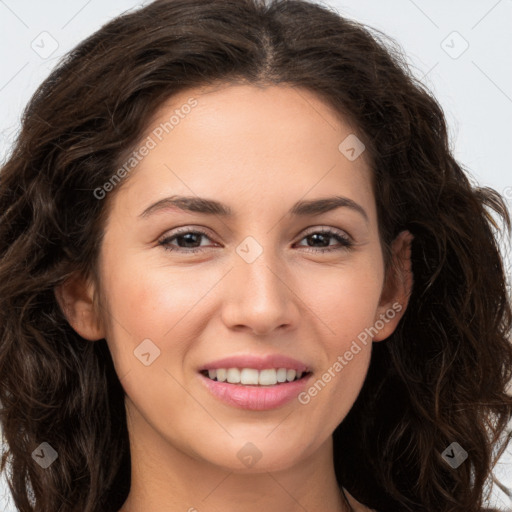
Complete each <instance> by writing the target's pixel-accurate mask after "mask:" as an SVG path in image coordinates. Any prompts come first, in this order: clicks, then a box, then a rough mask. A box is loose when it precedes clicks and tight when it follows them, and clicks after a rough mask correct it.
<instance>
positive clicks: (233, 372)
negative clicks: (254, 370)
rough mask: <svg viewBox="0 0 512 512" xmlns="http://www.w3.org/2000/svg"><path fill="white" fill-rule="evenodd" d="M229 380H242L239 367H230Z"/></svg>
mask: <svg viewBox="0 0 512 512" xmlns="http://www.w3.org/2000/svg"><path fill="white" fill-rule="evenodd" d="M227 381H228V382H229V383H230V384H238V383H239V382H240V370H239V369H238V368H229V369H228V378H227Z"/></svg>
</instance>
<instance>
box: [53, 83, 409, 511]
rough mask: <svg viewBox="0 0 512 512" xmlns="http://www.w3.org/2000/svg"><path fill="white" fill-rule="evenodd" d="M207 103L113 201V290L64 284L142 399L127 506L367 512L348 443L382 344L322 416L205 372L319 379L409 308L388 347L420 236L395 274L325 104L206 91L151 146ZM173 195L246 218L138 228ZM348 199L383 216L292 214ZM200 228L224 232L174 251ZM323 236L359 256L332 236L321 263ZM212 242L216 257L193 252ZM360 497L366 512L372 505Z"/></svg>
mask: <svg viewBox="0 0 512 512" xmlns="http://www.w3.org/2000/svg"><path fill="white" fill-rule="evenodd" d="M190 97H194V98H196V99H197V101H198V105H197V106H196V107H195V108H193V109H192V110H191V112H190V113H189V114H188V115H187V116H185V117H184V119H181V120H180V122H179V124H178V125H176V126H175V127H174V129H173V130H172V131H170V132H169V133H168V134H166V135H165V137H164V138H163V140H162V141H160V142H159V143H158V145H157V146H156V147H155V148H154V149H152V150H151V151H150V152H149V154H148V155H147V156H146V157H145V158H144V159H143V160H142V161H141V162H140V163H139V165H138V166H137V167H136V170H134V171H133V172H132V174H131V175H130V177H129V179H127V180H125V182H124V183H123V184H122V186H120V189H119V190H116V193H115V194H114V195H113V197H112V204H111V210H110V214H109V217H108V220H107V224H106V227H105V237H104V240H103V244H102V247H101V253H100V258H99V275H100V283H99V285H98V284H97V283H94V282H92V281H90V280H86V279H83V278H81V277H79V276H77V277H76V278H74V279H70V280H69V281H68V282H67V283H65V284H64V285H63V286H61V287H60V288H59V289H58V290H57V298H58V300H59V302H60V303H61V305H62V307H63V309H64V310H65V312H66V315H67V317H68V319H69V322H70V324H71V325H72V326H73V328H74V329H75V330H76V331H77V332H78V333H79V334H80V335H81V336H83V337H84V338H85V339H88V340H91V341H95V340H98V339H101V338H106V340H107V342H108V346H109V348H110V350H111V353H112V356H113V360H114V364H115V367H116V371H117V373H118V375H119V378H120V379H121V383H122V385H123V387H124V389H125V391H126V402H125V403H126V411H127V418H128V430H129V436H130V447H131V457H132V486H131V490H130V494H129V496H128V499H127V501H126V502H125V504H124V506H123V508H122V509H121V510H122V512H142V511H146V510H151V511H153V512H164V511H165V512H174V511H183V512H184V511H189V512H193V511H194V510H197V511H201V512H202V511H218V510H223V511H226V512H229V511H233V512H234V511H238V510H240V507H241V505H242V504H243V507H242V508H243V510H244V511H247V512H253V511H261V510H266V511H268V512H274V511H275V512H278V511H279V512H282V511H289V512H295V511H304V510H309V511H313V510H320V509H322V510H330V511H345V510H350V508H349V506H348V505H347V503H346V502H345V501H344V499H343V498H342V497H341V496H340V492H339V489H338V485H337V483H336V479H335V475H334V468H333V465H332V433H333V431H334V429H335V428H336V426H337V425H338V424H339V423H340V422H341V421H342V420H343V418H344V417H345V416H346V415H347V413H348V412H349V410H350V408H351V407H352V405H353V403H354V401H355V400H356V398H357V395H358V393H359V391H360V389H361V387H362V385H363V382H364V379H365V376H366V372H367V369H368V365H369V361H370V355H371V347H372V343H371V342H369V343H368V344H367V345H363V344H361V343H360V344H359V345H360V346H361V351H360V352H359V353H357V355H355V356H354V358H353V359H352V360H351V361H350V362H349V363H348V364H347V365H346V366H345V367H344V368H343V370H342V371H341V372H339V373H337V374H336V377H335V378H333V379H332V380H331V381H330V382H329V383H328V384H327V385H326V386H325V387H324V388H323V389H322V391H321V392H319V393H318V394H317V395H316V396H315V397H314V398H312V399H311V401H310V402H309V403H308V404H306V405H303V404H301V403H299V402H298V401H297V400H293V401H292V402H290V403H288V404H286V405H284V406H282V407H279V408H277V409H274V410H268V411H246V410H242V409H238V408H234V407H231V406H229V405H226V404H225V403H223V402H221V401H219V400H218V399H217V398H215V397H214V396H212V395H211V394H210V393H209V392H208V391H207V390H206V389H205V388H204V386H203V385H202V383H201V382H200V379H199V377H198V374H197V369H198V367H200V366H201V365H203V364H205V363H207V362H210V361H213V360H215V359H218V358H221V357H226V356H230V355H236V354H242V353H250V354H256V355H266V354H268V353H280V354H285V355H289V356H291V357H294V358H296V359H299V360H301V361H303V362H305V363H307V364H308V365H310V366H311V367H312V368H313V376H314V379H313V381H315V380H316V379H317V378H319V377H320V376H321V375H322V374H323V373H324V372H325V371H326V370H327V369H328V368H329V367H332V365H333V363H334V362H335V361H336V360H337V357H338V356H339V355H343V354H344V353H345V352H346V351H347V350H349V348H350V346H351V343H352V342H353V341H354V340H356V339H357V336H358V334H360V333H361V332H363V331H364V329H365V328H368V327H370V326H373V325H374V324H375V323H376V321H377V320H379V318H382V317H381V315H382V314H386V312H387V311H389V310H390V309H392V304H393V303H396V302H398V303H399V304H401V305H402V310H401V312H399V313H397V314H396V315H395V316H394V318H393V319H391V320H389V321H388V322H387V323H385V325H384V327H383V328H382V329H381V330H380V331H379V332H378V334H376V335H375V336H374V337H373V342H378V341H381V340H383V339H386V338H387V337H388V336H389V335H390V334H391V333H392V332H393V331H394V330H395V328H396V326H397V324H398V322H399V320H400V318H401V316H402V315H403V313H404V311H405V309H406V306H407V299H408V296H409V294H410V289H411V285H412V277H411V273H410V247H409V244H410V240H411V235H410V234H409V233H408V232H403V233H402V234H401V235H400V236H399V237H397V239H396V240H395V242H394V245H393V255H394V258H395V260H396V262H397V264H398V267H399V269H401V272H400V275H393V276H391V277H390V276H389V275H388V276H387V278H386V275H385V271H384V261H383V254H382V247H381V242H380V239H379V233H378V229H377V227H378V226H377V212H376V203H375V197H374V194H373V191H372V186H371V171H370V167H369V164H368V162H367V160H366V154H365V153H363V154H362V155H361V156H360V157H359V158H357V159H356V160H354V161H350V160H348V159H347V158H346V157H345V156H344V155H343V154H342V153H341V152H340V151H339V150H338V145H339V144H340V142H342V141H343V140H344V139H345V137H347V135H349V134H351V133H356V130H355V129H354V128H353V127H351V126H350V125H348V124H347V123H346V122H344V121H342V120H341V119H340V118H339V117H338V116H337V115H336V114H335V112H333V111H332V109H330V107H329V106H328V105H326V104H325V103H323V102H322V101H321V100H320V99H319V98H318V97H316V96H315V95H314V94H312V93H311V92H309V91H306V90H303V89H298V88H291V87H289V86H281V85H280V86H268V87H265V88H262V87H256V86H252V85H251V86H249V85H240V84H237V85H226V84H224V85H221V86H216V87H211V86H210V87H209V88H197V89H191V90H188V91H186V92H182V93H180V94H179V95H176V96H174V97H173V98H172V99H171V100H169V101H167V102H166V104H164V105H162V107H161V108H160V110H159V112H158V114H157V115H156V116H155V117H154V119H153V121H152V124H151V127H150V129H149V130H148V132H147V134H146V135H145V137H144V138H143V139H145V138H146V137H147V136H148V135H150V134H151V132H152V130H153V129H154V128H155V127H157V126H158V125H159V124H160V123H161V122H163V121H165V120H168V119H169V117H170V116H171V115H172V114H173V112H174V110H175V109H176V108H179V107H180V106H181V105H183V104H185V103H186V101H187V99H188V98H190ZM173 194H179V195H191V196H200V197H206V198H209V199H216V200H218V201H221V202H223V203H225V204H226V205H228V206H230V207H231V208H232V210H233V211H234V212H235V213H236V216H235V217H234V218H232V219H230V218H223V217H221V216H219V215H206V214H202V213H190V212H184V211H180V210H179V209H176V208H174V209H171V208H169V209H166V210H161V211H158V212H156V213H153V214H152V215H150V216H148V217H147V218H140V217H139V215H140V213H141V212H142V211H143V210H145V209H146V208H147V207H148V206H150V205H151V204H153V203H155V202H156V201H158V200H160V199H162V198H164V197H167V196H171V195H173ZM333 195H340V196H345V197H348V198H350V199H352V200H353V201H355V202H356V203H358V204H359V205H360V206H361V207H362V208H364V210H365V211H366V213H367V216H368V220H367V221H366V220H365V219H364V217H363V216H362V215H361V214H360V213H358V212H357V211H354V210H352V209H350V208H347V207H341V208H337V209H335V210H332V211H330V212H327V213H322V214H320V215H308V216H305V217H292V216H291V215H289V214H288V213H287V212H288V210H289V209H290V208H291V207H292V205H293V204H294V203H295V202H296V201H298V200H300V199H318V198H324V197H330V196H333ZM107 199H108V198H107ZM185 226H186V227H190V229H194V228H200V229H202V230H204V231H206V232H207V233H208V234H207V236H206V237H204V236H203V237H201V236H198V237H196V238H192V242H193V243H192V244H191V243H190V242H189V245H188V246H187V244H186V242H184V241H183V239H181V240H180V239H176V238H175V239H174V240H173V241H172V242H170V245H172V246H173V247H174V248H177V249H180V248H181V250H182V251H183V252H178V251H166V250H165V248H164V247H163V246H161V245H159V244H158V241H159V240H161V239H162V238H163V237H164V236H171V235H172V234H175V231H176V228H177V227H185ZM322 227H326V228H330V229H333V230H334V231H335V232H341V233H342V234H345V235H348V236H349V237H350V238H351V239H352V240H353V242H354V246H353V247H352V248H349V249H347V248H344V247H343V246H340V245H339V243H338V241H337V240H336V239H335V238H334V237H332V236H331V237H329V236H328V237H327V238H326V240H327V244H329V246H330V247H331V248H335V249H337V250H333V251H331V252H325V253H322V252H320V251H318V248H321V247H323V244H322V243H321V242H318V240H316V241H315V240H314V239H313V240H311V237H309V235H311V233H314V232H317V231H318V229H320V228H322ZM189 236H190V235H189ZM247 236H251V237H253V238H254V239H255V240H256V241H257V243H258V244H259V246H260V247H261V248H262V251H263V252H262V253H261V255H260V256H259V257H258V258H257V259H256V260H255V261H253V262H251V263H248V262H247V261H245V260H244V259H242V258H241V257H240V256H239V254H238V253H237V252H236V248H237V247H238V246H239V245H240V243H241V242H242V241H243V240H244V239H245V238H246V237H247ZM308 237H309V238H308ZM194 241H195V242H194ZM199 246H200V247H201V248H203V249H204V252H201V253H196V254H193V253H190V252H188V253H187V252H186V251H187V250H189V251H190V249H187V247H199ZM251 250H253V249H251ZM315 251H316V252H315ZM99 286H101V288H99ZM95 294H97V295H98V296H99V297H101V307H99V308H98V307H95V302H94V297H95ZM147 338H149V339H151V340H152V342H153V343H154V344H155V345H156V346H157V347H158V349H159V350H160V356H159V357H158V358H156V359H155V360H154V361H153V362H152V363H151V364H150V365H149V366H145V365H144V364H142V363H141V362H140V361H139V359H137V358H136V357H135V356H134V350H135V349H136V347H137V346H138V345H139V344H140V343H141V342H142V340H144V339H147ZM248 442H251V443H252V444H253V445H255V446H256V447H257V450H258V451H259V453H260V454H261V459H260V460H259V461H258V462H257V463H256V464H254V465H253V466H252V467H246V466H245V465H244V464H243V463H242V462H241V460H240V459H239V458H238V457H237V453H238V452H239V450H240V449H241V448H242V447H244V445H246V443H248ZM349 499H350V503H351V506H352V507H353V510H368V509H366V508H364V507H362V506H361V505H360V504H358V503H357V502H356V501H355V500H353V499H352V498H349Z"/></svg>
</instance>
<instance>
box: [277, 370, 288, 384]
mask: <svg viewBox="0 0 512 512" xmlns="http://www.w3.org/2000/svg"><path fill="white" fill-rule="evenodd" d="M276 375H277V382H286V368H279V370H277V372H276Z"/></svg>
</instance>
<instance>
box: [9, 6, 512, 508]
mask: <svg viewBox="0 0 512 512" xmlns="http://www.w3.org/2000/svg"><path fill="white" fill-rule="evenodd" d="M213 83H220V84H222V83H226V84H228V83H246V84H256V85H262V86H268V85H274V84H287V85H291V86H293V87H298V88H305V89H307V90H309V91H312V92H313V93H315V94H317V95H318V96H319V97H321V98H323V99H324V100H325V101H326V102H328V104H329V105H330V106H331V107H332V108H333V109H334V110H335V111H336V112H338V113H339V114H340V115H341V116H343V118H344V119H348V120H350V121H351V122H353V123H354V125H355V126H357V128H358V130H359V133H360V134H361V138H362V140H363V142H364V144H365V145H366V148H367V152H368V153H367V154H368V155H369V156H370V162H371V167H372V170H373V178H374V191H375V196H376V201H377V208H378V219H379V230H380V236H381V242H382V247H383V249H384V254H385V255H386V257H385V261H386V269H387V271H388V272H389V271H390V269H389V254H390V252H389V249H390V244H391V242H392V240H393V239H394V238H395V236H396V235H397V234H398V233H399V232H400V231H402V230H404V229H408V230H409V231H410V232H411V233H412V234H413V235H414V240H413V243H412V256H411V258H412V270H413V274H414V288H413V291H412V295H411V297H410V301H409V306H408V309H407V311H406V313H405V316H404V317H403V318H402V320H401V321H400V323H399V325H398V327H397V329H396V331H395V332H394V333H393V335H391V336H390V337H389V338H388V339H387V340H386V341H384V342H381V343H377V344H375V345H374V348H373V353H372V359H371V363H370V368H369V371H368V375H367V378H366V381H365V383H364V386H363V389H362V390H361V393H360V395H359V397H358V399H357V401H356V403H355V404H354V406H353V408H352V409H351V411H350V413H349V414H348V416H347V417H346V418H345V420H344V421H343V422H342V423H341V424H340V425H339V426H338V427H337V429H336V430H335V432H334V450H335V451H334V459H335V470H336V477H337V479H338V483H339V485H340V488H341V486H343V487H345V488H346V489H347V490H348V491H349V492H350V493H351V494H352V495H353V496H354V497H355V498H356V499H357V500H359V501H360V502H362V503H364V504H365V505H367V506H370V507H373V508H377V509H378V510H380V511H382V512H400V511H414V512H427V511H428V512H433V511H436V512H462V511H464V512H473V511H478V510H481V508H482V506H483V504H484V500H485V494H486V492H485V489H486V487H487V484H486V482H488V481H489V479H490V477H491V471H492V468H493V465H494V463H495V461H496V459H497V456H498V455H499V454H501V453H502V450H503V449H504V448H505V446H506V443H507V442H508V438H506V439H505V437H506V436H505V434H506V429H505V427H506V425H507V424H508V422H509V420H510V419H511V415H512V397H511V396H509V395H508V394H507V392H506V391H507V384H508V382H510V380H511V377H512V345H511V343H510V333H511V324H512V311H511V303H510V297H509V295H508V293H507V287H506V276H505V273H504V265H503V257H502V255H501V253H500V236H501V235H503V234H504V233H506V234H507V235H510V230H511V222H510V216H509V213H508V212H507V208H506V206H505V202H504V201H503V198H502V196H501V195H500V194H499V193H498V192H496V191H495V190H493V189H490V188H480V187H477V186H476V185H475V184H472V183H470V180H469V179H468V177H467V175H466V173H465V171H464V170H463V169H462V168H461V165H460V164H459V163H457V162H456V161H455V159H454V157H453V155H452V153H451V150H450V147H449V142H448V138H447V128H446V122H445V118H444V115H443V112H442V109H441V108H440V106H439V104H438V103H437V102H436V100H435V99H434V98H433V97H432V95H431V94H430V93H429V91H428V90H427V89H426V88H425V87H424V86H423V85H422V84H421V83H419V82H418V81H417V80H416V79H415V78H414V77H413V75H412V73H411V71H410V70H409V68H408V66H407V64H406V60H405V58H404V57H403V54H402V52H401V50H400V49H399V48H398V47H397V45H396V44H395V43H393V41H391V40H389V39H388V38H386V37H385V36H384V35H383V34H381V33H380V32H378V31H376V30H372V29H368V28H366V27H363V26H362V25H360V24H358V23H355V22H354V21H350V20H348V19H345V18H343V17H341V16H340V15H339V14H338V13H337V12H335V11H334V10H331V9H330V8H328V7H325V6H321V5H317V4H314V3H310V2H306V1H302V0H290V1H286V0H284V1H283V0H274V1H272V0H268V1H265V0H158V1H155V2H153V3H151V4H149V5H147V6H146V7H144V8H142V9H140V10H137V11H134V12H129V13H126V14H124V15H122V16H120V17H118V18H116V19H114V20H113V21H111V22H109V23H107V24H106V25H104V26H103V27H102V28H101V29H100V30H98V31H97V32H96V33H94V34H93V35H92V36H90V37H89V38H87V39H86V40H85V41H83V42H82V43H81V44H79V45H78V46H77V47H76V48H74V49H73V50H72V51H71V52H70V53H69V54H68V55H67V56H66V57H65V58H64V59H63V60H62V61H61V62H60V63H59V65H58V66H57V67H56V68H55V70H54V71H53V72H52V73H51V75H50V76H49V78H47V79H46V80H45V81H44V82H43V83H42V85H41V86H40V87H39V89H38V90H37V91H36V93H35V94H34V96H33V98H32V99H31V101H30V102H29V104H28V105H27V107H26V109H25V111H24V114H23V118H22V127H21V130H20V132H19V135H18V137H17V140H16V142H15V144H14V146H13V148H12V150H11V152H10V154H9V156H8V158H7V159H6V161H5V162H4V163H3V165H2V167H1V171H0V401H1V404H2V409H1V412H0V418H1V423H2V426H3V432H4V438H5V441H6V442H7V450H6V451H5V452H4V454H3V457H2V465H1V468H2V470H3V471H6V469H7V468H8V467H9V468H10V474H9V475H8V477H9V478H8V483H9V487H10V490H11V492H12V495H13V498H14V503H15V504H16V506H17V508H18V509H19V510H20V511H22V512H29V511H31V512H32V511H38V512H55V511H59V512H67V511H80V512H100V511H102V512H103V511H106V510H108V511H115V510H118V509H119V508H120V507H121V505H122V504H123V502H124V500H125V499H126V497H127V495H128V492H129V488H130V452H129V443H128V432H127V426H126V415H125V409H124V396H125V394H124V390H123V388H122V386H121V384H120V382H119V379H118V377H117V375H116V372H115V369H114V366H113V363H112V359H111V356H110V353H109V351H108V348H107V345H106V342H105V340H100V341H98V342H95V343H92V342H89V341H86V340H84V339H83V338H81V337H80V336H79V335H78V334H77V333H76V332H75V331H74V330H73V329H72V328H71V327H70V325H69V324H68V322H67V321H66V318H65V316H64V314H63V313H62V311H61V309H60V308H59V306H58V303H57V301H56V298H55V294H54V290H55V288H56V287H57V286H59V285H60V284H62V283H63V282H64V281H65V280H66V279H68V278H69V277H71V276H73V275H76V274H78V273H79V274H81V275H83V276H87V277H89V278H90V279H93V280H96V279H97V267H96V265H97V256H98V251H99V247H100V244H101V241H102V234H103V227H104V225H105V220H106V218H107V215H108V205H109V204H110V201H111V200H112V198H113V196H114V194H115V193H116V192H117V191H118V190H119V189H120V187H122V184H121V185H119V186H118V187H117V188H116V189H114V190H113V191H111V192H110V193H109V194H107V196H106V197H105V198H103V199H97V197H96V195H95V194H94V191H95V190H97V189H98V187H101V186H102V185H103V184H104V183H106V182H107V181H108V180H109V179H110V178H111V177H112V175H113V173H114V172H115V170H116V169H118V168H119V166H120V165H122V163H123V162H124V158H125V156H126V155H127V154H129V153H130V152H131V151H133V149H134V148H136V147H137V144H138V141H140V139H141V137H142V136H143V135H144V133H145V130H146V129H147V126H148V123H149V121H150V119H151V116H152V115H153V114H155V112H156V111H157V109H158V108H159V107H160V106H161V105H162V103H163V102H164V101H166V100H168V99H169V98H170V97H172V95H174V94H176V93H178V92H180V91H182V90H186V89H187V88H191V87H195V86H202V85H209V84H213ZM297 90H298V91H299V90H300V89H297ZM125 179H129V178H125ZM503 241H504V237H503ZM96 284H97V286H100V285H101V283H97V281H96ZM43 441H46V442H48V443H49V444H50V445H51V446H52V447H54V448H55V449H56V450H57V452H58V459H57V462H56V463H54V464H52V465H51V466H50V467H49V468H48V469H42V468H41V467H40V466H39V465H38V464H36V463H35V461H34V459H33V458H32V456H31V454H32V452H33V451H34V449H35V448H36V447H37V446H38V445H39V444H40V443H41V442H43ZM453 441H457V442H458V443H459V444H460V445H461V446H462V447H463V448H464V449H465V450H466V451H467V452H468V454H469V457H468V459H467V460H466V462H464V463H463V464H462V465H461V466H460V467H458V468H457V469H452V468H451V467H450V466H449V465H448V464H447V463H446V462H445V461H444V460H443V459H442V457H441V453H442V452H443V451H444V450H445V448H446V447H447V446H448V445H450V443H452V442H453ZM498 448H499V449H498ZM7 463H9V464H7Z"/></svg>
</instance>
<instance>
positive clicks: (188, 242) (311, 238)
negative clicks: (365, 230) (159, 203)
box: [158, 228, 354, 254]
mask: <svg viewBox="0 0 512 512" xmlns="http://www.w3.org/2000/svg"><path fill="white" fill-rule="evenodd" d="M203 237H204V238H208V239H209V236H208V234H207V233H206V232H204V231H201V230H198V229H194V230H192V229H190V228H184V229H182V230H180V231H178V232H175V233H174V234H172V235H169V236H166V237H164V238H162V239H161V240H159V242H158V245H161V246H162V247H163V248H164V249H165V250H167V251H177V252H182V253H189V254H194V253H198V252H204V250H205V248H204V246H203V248H202V246H201V239H202V238H203ZM333 239H334V240H335V241H336V242H338V245H331V244H330V241H332V240H333ZM301 240H308V243H312V244H315V243H316V244H319V246H318V247H314V246H313V247H312V246H307V247H305V246H299V247H304V248H305V249H306V250H307V251H308V252H316V253H318V252H333V251H340V250H348V249H350V248H351V247H352V246H353V245H354V242H353V241H352V240H351V239H350V238H349V237H348V236H347V235H345V234H343V232H341V231H337V230H334V229H330V228H323V229H320V230H318V229H317V230H316V231H311V232H309V233H308V234H306V235H305V236H304V237H303V238H302V239H301ZM173 242H176V244H177V246H176V245H174V244H173Z"/></svg>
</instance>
